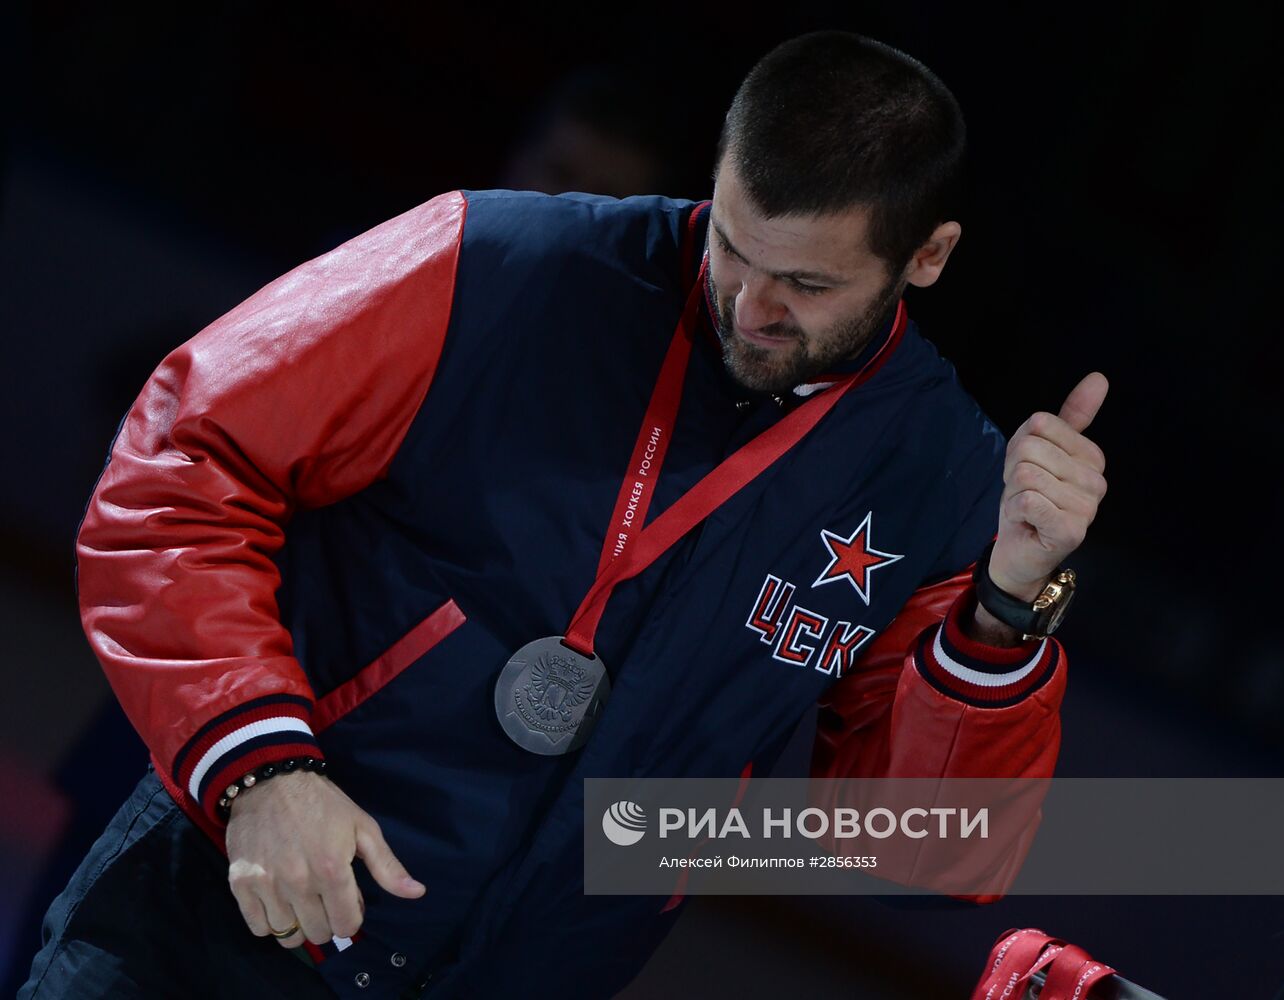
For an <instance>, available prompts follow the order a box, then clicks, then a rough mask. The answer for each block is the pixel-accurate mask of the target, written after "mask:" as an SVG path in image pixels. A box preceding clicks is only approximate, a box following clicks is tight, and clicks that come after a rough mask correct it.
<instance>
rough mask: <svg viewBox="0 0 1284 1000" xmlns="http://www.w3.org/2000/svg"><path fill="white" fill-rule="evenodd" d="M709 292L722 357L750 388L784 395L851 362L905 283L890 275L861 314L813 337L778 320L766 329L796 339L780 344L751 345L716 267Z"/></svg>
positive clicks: (893, 305) (886, 315)
mask: <svg viewBox="0 0 1284 1000" xmlns="http://www.w3.org/2000/svg"><path fill="white" fill-rule="evenodd" d="M707 277H708V281H709V291H710V293H711V295H712V296H713V301H714V303H715V304H716V306H717V308H716V310H715V315H714V325H715V326H716V327H717V332H718V340H719V341H721V343H722V361H723V364H724V365H726V368H727V372H728V374H730V375H731V377H732V378H733V379H734V380H735V381H736V382H737V383H739V384H740V385H742V386H743V387H744V388H746V389H750V390H753V391H755V392H769V393H773V394H775V395H781V394H783V393H787V392H790V391H792V390H793V388H794V386H797V385H803V384H805V383H807V382H813V381H815V380H816V379H817V377H818V376H820V375H824V374H825V373H826V372H828V371H830V370H831V369H832V368H833V367H834V366H835V365H836V364H838V363H840V362H843V361H848V360H850V359H852V358H854V357H856V355H858V354H859V353H860V352H861V350H863V349H864V347H865V346H866V345H867V344H868V343H869V342H870V340H871V339H872V338H873V337H874V335H875V334H877V333H878V331H879V330H881V329H882V328H883V326H884V325H885V324H886V323H887V321H888V320H889V319H891V316H892V314H893V313H894V312H895V310H896V306H897V303H898V302H899V300H900V297H901V293H902V292H903V291H904V290H905V283H904V282H900V281H897V280H896V279H892V280H890V281H889V282H888V283H887V284H886V285H884V286H883V288H882V289H880V290H879V293H878V295H877V297H876V298H875V299H874V301H873V302H872V303H870V305H869V308H868V309H866V310H865V311H864V312H863V313H861V314H860V315H857V316H851V317H848V318H846V319H843V320H841V321H839V322H838V323H836V324H834V325H833V326H831V327H830V328H829V329H827V330H824V331H822V332H821V334H820V335H819V336H816V337H812V338H810V340H811V344H810V345H809V344H808V340H809V338H808V337H807V336H806V335H805V334H804V333H803V331H802V330H801V329H799V328H798V327H796V326H787V325H785V324H783V323H775V324H772V325H771V326H769V327H764V328H763V330H762V332H763V333H764V334H767V335H769V336H773V337H785V338H788V339H789V340H792V341H793V343H792V344H790V345H788V346H783V345H782V346H780V347H774V348H772V347H760V346H758V345H757V344H751V343H749V342H748V341H746V340H745V339H744V338H743V337H741V336H739V335H738V334H737V333H736V332H735V312H734V309H733V308H732V306H731V305H730V304H729V303H728V304H726V305H723V302H722V299H721V298H720V297H719V295H718V289H717V286H716V285H714V283H713V272H712V271H710V272H708V273H707Z"/></svg>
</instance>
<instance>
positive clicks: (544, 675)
mask: <svg viewBox="0 0 1284 1000" xmlns="http://www.w3.org/2000/svg"><path fill="white" fill-rule="evenodd" d="M610 695H611V678H610V677H609V676H608V675H607V673H606V667H604V666H603V665H602V658H601V657H600V656H594V657H593V658H592V659H590V658H589V657H587V656H584V655H583V654H582V653H577V652H576V651H575V650H573V649H571V648H570V647H569V646H567V645H566V644H565V643H563V642H562V637H561V636H560V635H550V636H546V637H545V638H543V639H536V640H535V641H534V642H528V643H527V644H526V645H525V646H523V647H522V648H521V649H519V650H518V651H517V652H516V653H514V654H513V655H512V657H511V658H510V659H509V661H508V663H507V664H506V665H505V666H504V669H503V670H501V671H500V674H499V680H498V681H496V682H495V714H496V715H497V716H498V717H499V724H500V725H501V726H502V727H503V728H504V732H506V733H507V734H508V736H509V738H510V739H511V740H512V741H513V742H514V743H516V744H517V745H518V746H519V747H522V748H523V749H525V750H529V751H531V753H538V754H545V755H547V756H555V755H557V754H564V753H570V752H571V751H572V750H578V749H579V748H580V747H581V746H583V745H584V743H585V741H587V740H588V738H589V735H590V734H591V733H592V732H593V727H594V725H596V723H597V717H598V713H599V712H600V711H601V709H602V706H603V705H604V704H606V699H607V698H609V697H610Z"/></svg>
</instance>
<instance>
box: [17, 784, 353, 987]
mask: <svg viewBox="0 0 1284 1000" xmlns="http://www.w3.org/2000/svg"><path fill="white" fill-rule="evenodd" d="M42 934H43V941H44V946H43V947H42V948H41V950H40V951H39V952H38V953H37V955H36V957H35V959H34V960H33V962H32V965H31V977H30V979H29V980H28V981H27V983H26V984H25V985H24V986H23V987H22V989H20V990H19V991H18V1000H35V998H39V1000H81V998H85V1000H88V998H91V997H92V998H101V997H110V998H113V1000H115V998H121V1000H132V998H139V1000H142V998H147V1000H161V998H168V997H173V998H176V1000H177V998H184V1000H198V998H207V997H208V998H233V1000H250V998H254V1000H260V998H262V1000H271V998H281V1000H287V998H289V1000H311V998H314V997H315V998H326V1000H333V997H334V993H333V992H332V991H331V990H330V989H329V987H327V986H326V985H325V983H324V982H323V980H322V979H321V977H320V976H319V975H318V974H317V973H316V972H315V971H314V970H313V969H312V968H310V967H309V966H308V965H307V964H305V963H304V962H302V961H300V960H299V959H298V958H296V957H295V956H294V955H293V954H291V953H290V952H288V951H286V950H285V949H283V948H281V947H280V946H279V945H277V944H276V943H275V942H274V941H272V940H271V939H270V938H257V937H255V936H254V935H253V934H251V933H250V931H249V929H248V928H247V927H246V926H245V921H244V919H243V918H242V917H241V911H240V910H239V909H238V908H237V905H236V901H235V900H234V899H233V898H232V892H231V890H230V889H229V888H228V884H227V859H226V858H225V857H223V855H222V854H221V853H220V852H219V850H218V848H216V847H215V846H214V845H213V844H211V843H210V841H209V839H208V838H207V837H206V836H205V835H204V834H203V833H201V832H200V830H198V829H197V828H196V827H195V826H194V825H193V824H192V823H191V821H190V820H188V819H187V817H186V816H184V815H183V813H182V811H181V810H180V809H179V808H178V806H177V805H176V804H175V803H174V800H173V799H172V798H170V796H169V794H168V793H167V792H166V791H165V789H164V788H163V787H162V786H161V783H160V781H159V780H157V778H156V776H155V774H153V773H152V771H151V769H150V768H149V769H148V771H147V774H146V775H144V777H143V780H142V781H140V782H139V783H138V786H137V787H136V788H135V789H134V791H133V794H131V795H130V797H129V799H128V800H127V801H126V802H125V804H124V805H123V806H122V807H121V809H120V811H119V812H117V813H116V816H115V818H114V819H113V820H112V821H111V823H110V824H109V825H108V827H107V829H106V831H105V832H104V833H103V835H102V836H101V837H99V838H98V840H97V841H96V842H95V843H94V845H93V847H91V848H90V850H89V854H88V855H87V856H86V857H85V860H84V861H83V862H81V865H80V867H79V868H78V869H76V873H75V874H74V875H73V876H72V878H71V881H70V882H69V883H68V885H67V888H66V889H64V890H63V892H62V894H61V895H59V896H58V898H57V899H55V900H54V901H53V903H52V904H51V905H50V907H49V912H48V913H47V914H46V915H45V919H44V924H43V928H42Z"/></svg>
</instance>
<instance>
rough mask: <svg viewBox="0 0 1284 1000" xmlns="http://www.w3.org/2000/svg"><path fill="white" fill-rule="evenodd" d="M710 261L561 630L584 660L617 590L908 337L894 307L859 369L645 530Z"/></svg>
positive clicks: (901, 311)
mask: <svg viewBox="0 0 1284 1000" xmlns="http://www.w3.org/2000/svg"><path fill="white" fill-rule="evenodd" d="M708 266H709V261H708V258H706V259H705V260H704V262H703V263H702V264H701V266H700V273H699V275H698V276H697V278H696V282H695V285H694V286H693V287H692V289H691V292H690V294H689V295H688V296H687V302H686V306H685V307H684V308H683V310H682V317H681V319H680V320H679V321H678V326H677V329H675V330H674V332H673V340H672V341H671V342H670V344H669V350H668V352H667V353H666V354H665V357H664V363H663V365H662V366H661V368H660V376H659V378H658V380H657V381H656V384H655V388H654V390H652V393H651V401H650V403H649V404H648V406H647V410H646V414H645V416H644V417H643V418H642V427H641V429H640V430H639V431H638V438H637V442H636V444H635V445H634V446H633V456H632V458H631V459H630V464H629V472H628V474H627V475H626V476H625V479H624V482H623V483H622V484H621V486H620V494H619V497H618V498H617V499H616V503H615V511H614V513H613V514H612V516H611V524H610V527H609V528H608V530H607V533H606V539H605V541H604V543H603V545H602V555H601V558H600V559H599V560H598V569H597V578H596V579H595V580H594V581H593V586H592V587H590V588H589V592H588V594H587V595H585V597H584V600H583V601H582V602H581V603H580V606H579V609H578V610H577V611H576V612H575V616H574V617H573V618H572V619H571V625H570V627H569V628H568V629H567V630H566V636H565V638H564V640H563V641H564V642H565V643H566V645H567V646H569V647H570V648H571V649H573V650H575V651H576V652H577V653H580V654H582V655H584V656H587V657H590V658H591V657H592V656H593V640H594V636H595V635H596V633H597V626H598V623H599V622H600V621H601V619H602V613H603V612H604V611H605V610H606V604H607V601H609V600H610V599H611V593H612V591H613V590H614V589H615V587H616V585H617V584H619V583H621V582H622V581H624V580H627V579H629V578H631V577H634V576H637V575H638V574H639V573H641V572H642V571H643V570H645V569H646V568H647V567H648V566H650V565H651V564H652V563H653V562H655V561H656V560H657V559H658V558H659V557H660V556H661V555H663V554H664V553H665V552H666V551H667V550H668V549H669V547H670V546H672V545H674V544H675V543H676V542H677V541H678V540H679V539H680V538H681V537H682V536H683V535H685V534H686V533H687V532H688V531H690V530H691V529H692V528H694V527H695V526H696V525H697V524H699V523H700V522H701V521H703V520H704V519H705V518H706V517H708V516H709V515H710V514H711V513H713V512H714V511H715V510H717V509H718V508H719V507H720V506H722V505H723V504H724V503H726V502H727V500H729V499H730V498H731V497H732V496H734V495H735V494H736V493H737V492H739V491H740V490H741V489H742V488H743V487H744V486H746V485H747V484H749V483H750V482H752V481H753V480H754V479H756V478H757V477H758V475H759V474H761V473H762V472H763V471H764V470H766V469H767V468H768V467H769V466H770V465H771V464H772V463H773V462H775V461H776V459H778V458H780V456H781V455H783V454H785V452H787V451H788V450H789V449H790V448H792V447H793V446H794V445H795V444H797V443H798V442H799V441H800V440H801V439H802V438H803V437H804V436H805V435H806V434H807V433H808V432H809V431H810V430H811V429H812V428H813V427H815V426H816V425H817V424H818V423H819V422H820V421H821V419H823V418H824V416H825V414H827V413H828V412H829V411H830V410H832V409H833V408H834V406H835V404H837V402H838V401H839V400H840V399H841V398H842V397H843V395H844V394H845V393H846V392H847V391H848V390H850V389H852V388H854V387H855V386H857V385H859V384H860V383H861V382H864V381H866V380H867V379H868V378H869V377H870V376H871V375H873V374H874V372H875V371H877V370H878V368H879V367H880V366H881V365H882V363H883V362H884V361H885V360H886V359H887V357H888V356H889V355H890V354H891V353H892V351H893V350H895V348H896V345H897V344H898V343H899V342H900V339H901V336H902V335H903V334H904V332H905V320H906V314H905V303H904V301H903V300H902V301H901V302H898V303H897V306H896V318H895V320H894V321H893V322H892V329H891V331H890V332H889V334H888V336H887V339H886V340H885V341H884V342H883V345H882V346H881V347H880V348H879V349H878V351H877V353H876V354H875V355H874V356H873V357H872V358H870V359H869V361H868V362H866V364H865V365H864V366H863V367H862V368H861V369H860V371H857V372H853V373H852V374H850V375H847V376H844V377H843V378H841V379H839V380H838V381H836V382H835V383H834V384H832V385H831V386H830V387H829V388H827V389H824V390H822V391H820V392H817V393H815V394H814V395H813V396H811V397H810V398H808V400H807V401H806V402H805V403H803V404H802V405H800V406H799V407H797V408H796V409H795V410H793V411H792V412H790V413H789V414H787V415H786V416H785V417H783V418H782V419H781V420H780V421H779V422H778V423H776V424H773V425H772V426H771V427H769V428H767V429H766V430H765V431H763V432H762V433H761V434H759V435H758V436H757V437H755V438H754V439H753V440H752V441H750V442H748V443H747V444H745V445H743V446H742V447H740V448H739V449H737V451H736V452H735V453H734V454H732V455H729V456H728V457H727V458H725V459H723V461H722V462H721V463H719V465H718V466H717V467H716V468H715V469H713V470H712V471H710V472H709V473H708V474H706V475H705V476H704V478H703V479H701V480H700V481H699V482H698V483H696V484H695V486H693V487H692V488H691V489H690V490H688V491H687V492H686V493H685V494H683V495H682V497H680V498H679V499H678V501H677V502H676V503H674V504H673V506H672V507H670V508H669V509H668V510H666V511H665V512H664V513H662V514H661V515H660V516H659V517H657V518H656V519H655V521H653V522H652V523H651V524H649V525H647V526H646V527H645V528H643V527H642V525H643V523H644V522H645V520H646V512H647V510H648V508H649V507H650V504H651V500H652V498H653V496H654V494H655V483H656V481H657V480H658V479H659V476H660V468H661V466H662V465H663V464H664V457H665V454H666V453H667V451H668V446H669V441H670V440H671V438H672V437H673V430H674V426H675V425H676V423H677V414H678V405H679V403H680V402H681V401H682V386H683V383H684V381H685V379H686V372H687V365H688V363H689V361H690V360H691V346H692V343H693V342H694V340H695V329H696V322H697V319H698V317H699V309H700V296H701V294H702V293H703V284H704V276H705V272H706V271H707V269H708Z"/></svg>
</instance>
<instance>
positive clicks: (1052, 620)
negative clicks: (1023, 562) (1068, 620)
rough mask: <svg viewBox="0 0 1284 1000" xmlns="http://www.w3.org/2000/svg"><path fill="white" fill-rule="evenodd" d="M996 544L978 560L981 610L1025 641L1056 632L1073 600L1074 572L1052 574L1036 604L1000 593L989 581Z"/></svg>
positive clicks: (976, 573) (976, 581) (1063, 569)
mask: <svg viewBox="0 0 1284 1000" xmlns="http://www.w3.org/2000/svg"><path fill="white" fill-rule="evenodd" d="M993 551H994V542H990V544H989V545H987V546H986V547H985V552H984V553H982V555H981V558H979V559H978V560H977V561H976V567H975V569H973V571H972V582H973V584H975V585H976V599H977V600H978V601H979V602H980V604H981V607H983V608H985V610H986V611H988V612H989V613H990V614H992V615H994V617H995V618H997V619H998V620H999V621H1001V622H1003V624H1005V625H1007V626H1009V627H1010V628H1014V629H1016V630H1017V631H1018V632H1020V633H1021V638H1022V640H1027V641H1028V640H1030V639H1043V638H1045V637H1046V636H1049V635H1051V634H1052V633H1053V632H1055V631H1056V630H1057V626H1059V625H1060V624H1061V622H1062V620H1063V619H1064V618H1065V616H1066V611H1067V609H1068V608H1069V607H1070V602H1071V600H1073V599H1074V589H1075V576H1074V570H1072V569H1070V568H1069V567H1067V566H1062V567H1060V568H1059V569H1057V570H1056V571H1054V572H1053V574H1052V576H1050V577H1049V578H1048V582H1047V583H1045V584H1044V585H1043V589H1042V590H1041V591H1039V594H1038V596H1037V597H1035V599H1034V600H1033V601H1028V600H1022V599H1021V598H1019V597H1013V596H1012V595H1011V594H1009V593H1008V592H1007V591H1005V590H1000V589H999V588H998V587H997V586H996V585H995V583H994V581H993V580H991V579H990V553H991V552H993Z"/></svg>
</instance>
